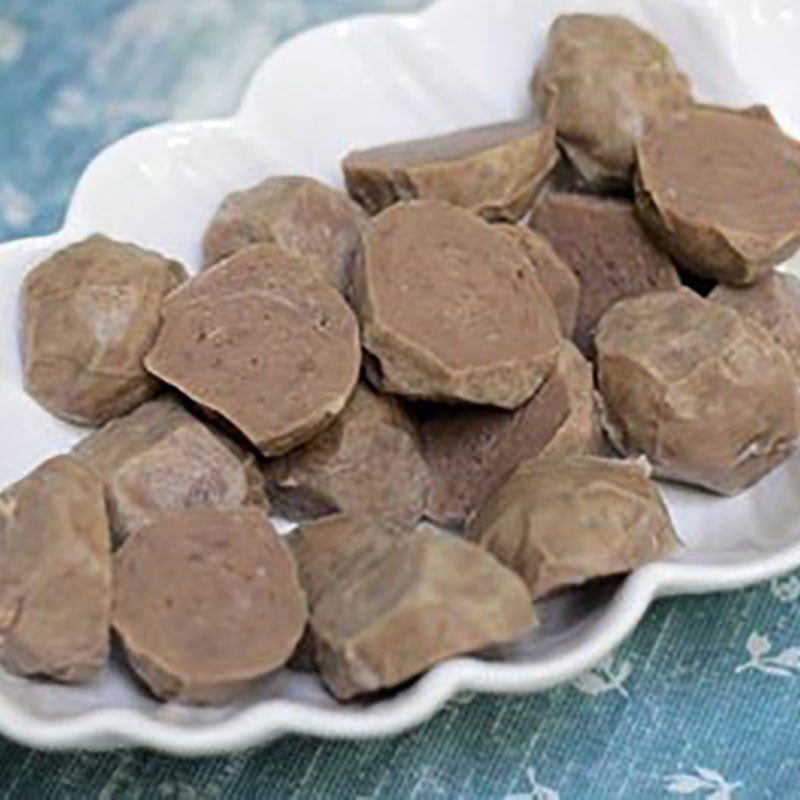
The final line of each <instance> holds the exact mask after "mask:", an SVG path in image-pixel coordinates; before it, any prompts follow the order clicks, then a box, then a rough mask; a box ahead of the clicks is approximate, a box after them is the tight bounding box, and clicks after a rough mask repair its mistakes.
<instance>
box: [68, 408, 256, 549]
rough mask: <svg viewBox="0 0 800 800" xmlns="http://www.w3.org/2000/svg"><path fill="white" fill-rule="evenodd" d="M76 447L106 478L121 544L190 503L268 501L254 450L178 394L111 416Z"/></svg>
mask: <svg viewBox="0 0 800 800" xmlns="http://www.w3.org/2000/svg"><path fill="white" fill-rule="evenodd" d="M72 452H73V455H74V456H75V458H78V459H79V460H80V461H82V462H83V463H85V464H86V465H87V466H89V467H91V468H92V469H93V470H94V471H95V472H96V473H97V475H98V476H99V477H100V478H102V480H103V483H104V485H105V493H106V502H107V504H108V512H109V516H110V519H111V528H112V531H113V534H114V544H115V546H119V545H120V544H122V542H123V541H124V540H125V539H126V538H127V537H128V536H129V535H130V534H131V533H133V532H134V531H135V530H138V529H139V528H141V527H144V526H145V525H148V524H150V523H151V522H154V521H156V520H157V519H158V518H159V517H161V516H164V515H165V514H170V513H172V512H174V511H179V510H181V509H184V508H196V507H208V508H220V509H232V508H239V507H240V506H243V505H246V504H254V505H260V506H261V507H262V508H263V509H264V512H265V513H266V511H267V510H268V508H269V503H268V501H267V499H266V494H265V492H266V490H265V488H264V485H263V484H264V481H263V478H262V477H261V475H260V472H259V468H258V466H257V465H256V463H255V457H254V456H252V455H250V454H249V453H245V451H244V450H243V449H242V448H241V447H239V446H238V445H237V444H235V443H234V442H232V441H231V440H230V439H228V438H227V437H225V436H223V435H222V434H220V433H218V432H217V431H213V430H212V429H211V428H210V427H209V426H208V425H205V424H203V423H202V422H200V420H198V419H197V418H196V417H194V416H193V415H192V414H190V413H189V412H188V411H187V410H186V409H185V408H184V407H183V406H182V405H181V404H180V403H179V402H177V401H176V400H175V399H173V398H171V397H160V398H158V399H156V400H152V401H151V402H149V403H144V404H143V405H141V406H139V408H137V409H136V410H135V411H133V412H131V413H130V414H128V415H127V416H125V417H120V418H119V419H116V420H113V421H112V422H109V423H108V424H106V425H105V426H103V427H102V428H100V430H98V431H96V432H95V433H93V434H91V435H90V436H88V437H86V438H85V439H83V440H82V441H80V442H78V444H77V445H76V446H75V447H74V448H73V451H72Z"/></svg>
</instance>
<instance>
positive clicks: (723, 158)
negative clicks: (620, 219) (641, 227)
mask: <svg viewBox="0 0 800 800" xmlns="http://www.w3.org/2000/svg"><path fill="white" fill-rule="evenodd" d="M637 160H638V169H637V174H636V206H637V209H638V211H639V216H640V218H641V219H642V222H643V223H644V224H645V226H646V227H647V228H648V229H649V231H650V233H651V234H652V236H653V237H654V238H655V239H656V241H657V242H659V244H660V245H661V246H662V247H664V248H665V249H666V250H667V251H668V252H669V253H670V254H671V255H672V257H673V258H674V259H675V261H676V262H678V263H679V264H680V265H681V266H682V267H683V268H684V269H686V270H687V271H689V272H692V273H694V274H696V275H698V276H700V277H702V278H710V279H713V280H717V281H720V282H721V283H726V284H731V285H734V286H740V285H750V284H752V283H755V282H757V281H759V280H761V279H762V278H764V277H765V276H766V275H768V274H769V272H770V271H771V270H772V268H773V267H774V266H775V265H777V264H780V263H782V262H783V261H785V260H787V259H788V258H789V257H790V256H792V255H793V254H794V253H796V252H797V250H798V248H800V142H797V141H795V140H793V139H790V138H789V137H788V136H786V135H785V134H784V133H783V132H782V131H781V130H780V129H779V128H778V127H777V125H775V123H774V121H772V120H771V119H765V118H763V117H761V116H759V115H757V114H754V113H752V110H750V111H747V112H745V113H740V112H736V111H731V110H730V109H722V108H715V107H711V106H696V107H694V108H692V109H690V110H687V111H685V112H684V113H682V114H679V115H676V116H674V117H673V118H671V119H670V120H669V122H665V123H664V124H662V125H660V126H658V127H655V128H653V129H652V130H650V131H648V133H647V134H646V135H645V136H644V137H643V138H642V139H641V140H640V142H639V143H638V146H637Z"/></svg>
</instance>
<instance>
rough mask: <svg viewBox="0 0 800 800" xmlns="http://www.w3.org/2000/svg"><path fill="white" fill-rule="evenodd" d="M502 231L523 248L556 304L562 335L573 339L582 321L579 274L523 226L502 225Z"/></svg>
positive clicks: (544, 241) (535, 273) (538, 235)
mask: <svg viewBox="0 0 800 800" xmlns="http://www.w3.org/2000/svg"><path fill="white" fill-rule="evenodd" d="M498 229H499V230H501V231H502V232H503V233H505V234H506V235H507V236H510V237H511V238H512V239H513V240H514V241H515V242H516V243H517V244H518V245H519V246H520V247H521V248H522V251H523V252H524V253H525V257H526V258H527V259H528V262H529V263H530V265H531V266H532V267H533V272H534V275H536V277H537V278H538V279H539V283H541V284H542V288H543V289H544V290H545V291H546V292H547V295H548V297H549V298H550V300H551V301H552V302H553V306H554V307H555V309H556V313H557V314H558V320H559V322H560V323H561V333H562V334H563V335H564V336H566V337H571V336H572V334H573V332H574V331H575V323H576V322H577V319H578V301H579V299H580V291H581V285H580V283H579V282H578V279H577V278H576V277H575V273H574V272H573V271H572V270H571V269H570V267H569V266H567V264H566V263H564V261H562V260H561V258H559V256H558V254H557V253H556V251H555V250H553V248H552V246H551V245H550V243H549V242H548V241H547V239H545V238H544V236H541V235H540V234H538V233H536V232H535V231H532V230H530V228H526V227H523V226H522V225H500V226H498Z"/></svg>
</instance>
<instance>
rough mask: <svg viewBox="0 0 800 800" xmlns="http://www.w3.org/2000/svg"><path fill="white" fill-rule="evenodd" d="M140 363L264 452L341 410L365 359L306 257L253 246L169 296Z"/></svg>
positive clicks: (309, 433)
mask: <svg viewBox="0 0 800 800" xmlns="http://www.w3.org/2000/svg"><path fill="white" fill-rule="evenodd" d="M145 363H146V365H147V369H148V370H149V371H150V372H151V373H153V374H154V375H156V376H158V377H159V378H160V379H161V380H163V381H165V382H166V383H169V384H171V385H172V386H174V387H175V388H176V389H178V390H179V391H180V392H182V393H183V394H185V395H186V396H188V397H189V398H190V399H191V400H193V401H194V402H195V403H197V404H198V405H200V406H201V407H203V408H205V409H207V410H208V411H209V412H211V413H213V414H215V415H218V416H220V417H222V418H223V419H224V420H226V421H227V422H228V423H230V424H231V425H233V426H234V427H235V428H236V429H237V430H238V431H239V432H240V433H242V434H243V435H244V436H245V437H246V438H247V439H248V440H249V441H250V442H252V444H253V445H254V446H255V447H256V448H258V449H259V450H260V451H261V452H262V453H263V454H264V455H266V456H275V455H281V454H283V453H285V452H287V451H288V450H291V449H292V448H293V447H297V446H298V445H300V444H303V443H304V442H306V441H308V440H309V439H311V438H312V437H313V436H314V435H316V434H317V433H319V432H320V431H321V430H324V428H326V427H327V426H328V425H330V424H331V423H332V422H333V420H334V419H335V418H336V416H337V415H338V414H339V413H340V412H341V411H342V410H343V409H344V407H345V404H346V403H347V400H348V398H349V397H350V394H351V393H352V391H353V389H354V388H355V385H356V381H357V380H358V374H359V369H360V365H361V349H360V346H359V333H358V323H357V321H356V318H355V316H354V314H353V312H352V311H351V310H350V308H349V307H348V306H347V304H346V303H345V302H344V300H343V299H342V297H341V296H340V295H339V294H338V293H337V292H336V291H335V290H334V289H332V288H331V287H330V286H328V285H326V284H324V283H323V282H322V281H320V280H319V279H318V278H317V277H316V276H315V275H314V274H313V271H312V270H310V269H309V268H308V266H307V265H306V264H305V263H304V262H302V261H300V260H298V259H295V258H294V257H292V256H288V255H286V254H285V253H283V252H282V251H281V250H279V249H278V248H276V247H275V246H274V245H254V246H253V247H251V248H248V249H246V250H243V251H240V252H239V253H237V254H236V255H234V256H231V258H229V259H226V260H225V261H222V262H220V263H219V264H217V265H216V266H214V267H213V268H212V269H210V270H206V271H205V272H202V273H201V274H200V275H199V276H197V277H196V278H194V279H193V280H192V281H191V282H189V283H188V284H187V285H186V286H185V287H184V288H182V289H181V290H180V291H178V292H176V293H175V294H173V295H172V296H171V297H170V299H169V302H168V303H167V304H166V305H165V307H164V322H163V325H162V328H161V331H160V333H159V336H158V338H157V340H156V343H155V346H154V347H153V349H152V350H151V351H150V353H149V354H148V355H147V358H146V360H145Z"/></svg>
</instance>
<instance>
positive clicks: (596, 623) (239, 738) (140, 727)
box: [0, 0, 800, 756]
mask: <svg viewBox="0 0 800 800" xmlns="http://www.w3.org/2000/svg"><path fill="white" fill-rule="evenodd" d="M461 1H462V0H437V2H434V3H432V4H431V5H430V6H428V7H426V8H425V9H423V10H422V11H420V12H417V13H416V14H413V13H411V14H408V13H401V14H394V13H371V14H362V15H358V16H355V17H350V18H347V19H344V20H335V21H332V22H328V23H325V24H323V25H319V26H316V27H313V28H310V29H308V30H306V31H303V32H301V33H299V34H297V35H296V36H294V37H292V38H290V39H288V40H287V41H285V42H283V43H282V44H281V45H279V46H278V47H276V48H275V49H274V50H273V51H272V52H271V53H270V54H269V55H268V56H267V57H266V58H265V60H264V61H263V62H262V63H261V65H260V66H259V67H257V69H256V70H255V72H254V73H253V76H252V78H251V79H250V81H249V82H248V85H247V86H246V88H245V90H244V92H243V93H242V96H241V102H240V104H239V106H238V108H237V110H236V111H235V112H234V113H233V114H232V115H230V116H228V117H225V118H220V119H211V120H197V121H189V122H187V121H167V122H163V123H160V124H158V125H153V126H149V127H147V128H143V129H141V130H139V131H136V132H134V133H132V134H130V135H129V136H126V137H124V138H123V139H120V140H118V141H116V142H114V143H112V144H110V145H109V146H107V147H106V148H104V149H103V150H101V151H100V152H99V153H98V154H97V155H96V156H95V158H94V159H93V160H92V161H91V162H90V163H89V164H88V165H87V167H86V168H85V169H84V171H83V173H82V175H81V177H80V178H79V180H78V182H77V184H76V186H75V189H74V190H73V193H72V196H71V199H70V203H69V207H68V209H67V212H66V214H65V217H64V222H63V225H62V227H61V228H60V229H58V230H57V231H55V232H54V233H52V234H48V235H45V236H36V237H27V238H20V239H15V240H12V241H8V242H6V243H3V244H0V258H2V257H5V256H8V255H9V254H10V253H11V252H14V253H16V254H25V253H26V252H31V253H32V252H34V251H38V250H41V249H43V248H51V247H54V246H56V245H58V244H59V243H60V242H62V241H66V240H69V238H71V235H73V234H75V233H76V232H77V231H80V230H81V228H82V227H84V225H85V222H86V220H85V219H84V216H83V211H84V207H83V206H82V205H81V203H82V202H83V200H82V198H83V197H84V196H85V195H86V196H89V195H90V194H91V192H90V191H89V187H90V186H91V177H92V173H93V170H94V169H95V168H96V167H97V165H98V164H100V163H102V162H105V161H107V160H109V159H112V158H113V157H114V152H115V151H116V150H117V148H119V147H120V146H122V145H123V143H127V142H130V141H131V140H134V139H136V138H138V137H142V136H151V135H154V134H156V133H157V132H160V131H162V130H165V129H170V128H176V127H181V128H201V127H204V126H216V125H231V126H235V124H236V122H237V121H240V122H241V123H242V125H243V131H244V132H245V133H247V129H248V122H247V114H248V107H249V103H250V102H251V99H252V97H253V96H254V95H255V92H256V90H257V87H258V83H259V81H260V80H261V78H262V77H263V76H264V75H265V74H266V73H267V72H268V71H269V69H270V68H271V65H272V62H273V61H274V60H275V59H276V58H277V57H278V56H281V55H282V54H283V53H284V51H286V50H288V49H290V48H295V47H302V46H303V45H304V44H305V43H306V42H307V41H309V40H311V39H312V38H313V37H317V36H325V35H329V34H330V33H331V32H335V31H336V30H337V29H339V30H344V29H347V30H348V31H350V32H352V29H353V28H355V27H358V26H359V25H361V24H363V23H365V22H367V23H370V22H374V21H380V20H410V21H416V20H419V19H422V18H427V17H428V16H433V15H434V14H442V15H444V14H445V9H446V7H447V6H453V7H455V6H456V5H457V4H458V3H459V2H461ZM700 4H701V5H702V2H701V3H700ZM797 567H800V541H798V542H793V543H791V544H789V545H787V546H785V547H782V548H780V549H778V550H775V551H773V552H771V553H769V554H768V555H765V556H763V557H759V558H754V559H752V560H751V561H750V562H749V563H735V564H730V563H720V564H713V563H710V564H704V565H699V564H681V563H676V562H660V563H656V564H651V565H648V566H646V567H643V568H641V569H639V570H636V571H635V572H633V573H632V574H631V575H630V576H629V577H628V578H626V579H625V581H624V582H623V583H622V585H621V587H620V589H619V590H618V591H617V592H616V594H615V595H614V597H613V599H612V601H611V603H610V604H609V607H608V608H607V609H606V610H605V611H604V612H603V613H602V615H600V617H599V618H597V619H595V620H592V621H591V624H590V625H589V631H588V636H587V638H586V639H585V640H583V641H582V643H581V644H580V646H577V647H574V648H573V649H572V650H571V651H567V652H566V653H557V654H556V655H555V656H552V657H545V658H544V659H542V660H541V661H540V662H537V663H535V664H527V665H519V664H501V663H494V662H493V663H488V662H484V661H480V660H478V659H474V658H469V657H465V658H457V659H451V660H450V661H447V662H445V663H443V664H441V665H439V666H437V667H436V668H434V669H433V670H431V671H430V672H429V673H428V674H426V675H425V676H423V677H422V678H420V680H419V681H418V682H417V683H416V684H414V686H413V687H412V688H410V689H409V690H408V691H407V692H406V693H405V694H404V695H402V697H400V698H399V699H398V701H397V702H395V703H394V704H393V705H392V706H391V708H388V709H387V707H386V706H383V707H381V708H380V709H378V710H377V711H371V710H369V709H347V708H345V709H341V708H336V709H321V708H313V707H309V706H305V705H302V704H300V703H297V702H295V701H291V700H266V701H264V702H260V703H258V704H256V705H254V706H252V707H251V708H248V709H246V710H244V711H242V712H240V713H237V714H236V715H234V716H232V717H231V718H229V719H227V720H225V721H224V722H221V723H217V724H208V725H203V726H202V727H200V728H198V729H191V728H189V727H186V726H181V725H177V724H174V723H169V722H166V721H163V720H158V719H155V718H153V717H152V716H148V715H147V714H145V713H142V712H141V711H137V710H130V709H115V708H109V709H102V710H96V711H90V712H85V713H81V714H76V715H75V717H74V718H71V719H58V720H47V719H45V718H43V717H42V716H41V715H40V716H36V715H34V714H31V713H28V712H25V711H22V710H20V709H19V708H18V707H16V706H15V705H14V704H13V702H11V701H9V700H8V698H6V697H4V696H2V695H0V733H2V734H3V735H5V736H7V737H9V738H10V739H13V740H15V741H17V742H20V743H22V744H26V745H29V746H31V747H36V748H42V749H68V748H76V747H82V748H86V749H90V750H107V749H113V748H118V747H135V746H144V747H148V748H152V749H157V750H161V751H164V752H168V753H171V754H174V755H181V756H191V755H212V754H220V753H227V752H232V751H236V750H241V749H244V748H247V747H251V746H254V745H257V744H262V743H265V742H269V741H272V740H274V739H276V738H278V737H280V736H282V735H285V734H305V735H310V736H317V737H323V738H352V739H362V738H368V737H375V736H388V735H392V734H396V733H399V732H402V731H404V730H407V729H409V728H411V727H413V726H415V725H418V724H420V723H422V722H424V721H425V720H427V719H429V718H430V717H431V716H433V715H434V714H435V713H436V711H437V710H439V709H440V708H441V707H442V706H443V705H444V704H445V703H446V702H447V701H448V700H449V699H450V698H452V697H453V696H454V695H456V694H457V693H458V692H460V691H478V692H497V693H525V692H532V691H539V690H543V689H547V688H551V687H553V686H555V685H557V684H560V683H563V682H566V681H568V680H570V679H572V678H575V677H576V676H577V675H578V674H580V673H581V672H583V671H584V670H586V669H589V668H590V667H592V666H593V665H594V664H596V663H597V662H598V661H600V660H601V659H602V658H603V657H604V656H606V655H608V653H610V652H611V651H612V650H613V649H614V648H615V647H617V646H618V645H619V644H620V643H621V642H622V641H623V640H624V639H625V638H626V637H627V636H628V635H630V633H632V632H633V630H634V629H635V628H636V626H637V624H638V623H639V621H640V620H641V619H642V617H643V616H644V615H645V613H646V612H647V610H648V608H649V607H650V605H651V604H652V603H653V602H654V601H655V600H656V599H658V598H659V597H663V596H669V595H681V594H700V593H710V592H717V591H728V590H733V589H738V588H743V587H747V586H751V585H753V584H755V583H759V582H761V581H764V580H767V579H770V578H773V577H776V576H779V575H781V574H784V573H786V572H789V571H791V570H793V569H796V568H797Z"/></svg>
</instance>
